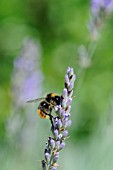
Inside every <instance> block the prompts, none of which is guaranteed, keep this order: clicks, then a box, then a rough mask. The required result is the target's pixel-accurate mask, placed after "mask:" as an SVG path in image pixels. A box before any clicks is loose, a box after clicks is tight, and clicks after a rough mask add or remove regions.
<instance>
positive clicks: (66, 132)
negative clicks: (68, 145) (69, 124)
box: [62, 130, 68, 138]
mask: <svg viewBox="0 0 113 170" xmlns="http://www.w3.org/2000/svg"><path fill="white" fill-rule="evenodd" d="M67 135H68V131H67V130H64V132H63V133H62V137H63V138H65V137H67Z"/></svg>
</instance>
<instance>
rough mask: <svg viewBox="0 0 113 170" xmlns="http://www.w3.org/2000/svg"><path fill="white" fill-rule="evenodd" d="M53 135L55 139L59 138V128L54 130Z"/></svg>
mask: <svg viewBox="0 0 113 170" xmlns="http://www.w3.org/2000/svg"><path fill="white" fill-rule="evenodd" d="M53 135H54V137H55V139H57V138H58V130H57V129H55V130H54V131H53Z"/></svg>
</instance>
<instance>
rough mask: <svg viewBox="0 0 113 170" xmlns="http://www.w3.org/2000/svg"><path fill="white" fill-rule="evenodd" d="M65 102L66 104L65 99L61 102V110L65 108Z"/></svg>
mask: <svg viewBox="0 0 113 170" xmlns="http://www.w3.org/2000/svg"><path fill="white" fill-rule="evenodd" d="M66 102H67V100H65V99H63V100H62V107H63V108H66V106H67V105H66Z"/></svg>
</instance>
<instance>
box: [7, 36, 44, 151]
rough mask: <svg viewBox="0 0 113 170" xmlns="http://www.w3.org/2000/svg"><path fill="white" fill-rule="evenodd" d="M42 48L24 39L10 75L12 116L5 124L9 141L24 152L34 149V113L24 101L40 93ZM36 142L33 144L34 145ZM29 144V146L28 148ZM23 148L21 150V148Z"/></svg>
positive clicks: (38, 44)
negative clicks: (15, 141) (16, 144)
mask: <svg viewBox="0 0 113 170" xmlns="http://www.w3.org/2000/svg"><path fill="white" fill-rule="evenodd" d="M40 60H41V46H40V43H39V42H35V41H34V40H32V39H30V38H26V39H25V40H24V43H23V46H22V50H21V53H20V55H19V56H17V57H16V58H15V60H14V68H13V73H12V113H13V115H12V116H11V117H10V118H9V119H8V122H7V127H6V129H7V134H8V136H10V138H11V141H12V139H13V141H14V140H16V139H17V143H19V144H20V146H21V149H22V150H23V151H29V150H30V148H33V146H35V144H34V142H35V141H36V134H37V130H36V124H35V123H34V122H35V121H36V120H35V117H33V116H32V117H31V113H32V112H34V110H33V108H32V107H31V106H30V107H29V106H27V107H26V101H27V100H28V99H31V98H33V97H37V96H40V95H41V93H42V84H43V74H42V72H41V66H40ZM30 134H32V138H34V139H33V140H32V142H29V140H28V139H30V138H31V137H30ZM35 143H36V142H35ZM30 144H31V145H32V147H29V146H30ZM22 147H23V148H22Z"/></svg>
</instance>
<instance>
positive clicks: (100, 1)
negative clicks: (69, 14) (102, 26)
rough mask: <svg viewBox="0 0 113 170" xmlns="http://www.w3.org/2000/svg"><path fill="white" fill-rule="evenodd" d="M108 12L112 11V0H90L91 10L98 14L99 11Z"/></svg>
mask: <svg viewBox="0 0 113 170" xmlns="http://www.w3.org/2000/svg"><path fill="white" fill-rule="evenodd" d="M102 11H103V12H104V13H105V14H107V15H108V14H110V13H111V12H112V11H113V0H91V12H92V14H93V15H100V12H102Z"/></svg>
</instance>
